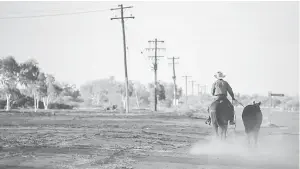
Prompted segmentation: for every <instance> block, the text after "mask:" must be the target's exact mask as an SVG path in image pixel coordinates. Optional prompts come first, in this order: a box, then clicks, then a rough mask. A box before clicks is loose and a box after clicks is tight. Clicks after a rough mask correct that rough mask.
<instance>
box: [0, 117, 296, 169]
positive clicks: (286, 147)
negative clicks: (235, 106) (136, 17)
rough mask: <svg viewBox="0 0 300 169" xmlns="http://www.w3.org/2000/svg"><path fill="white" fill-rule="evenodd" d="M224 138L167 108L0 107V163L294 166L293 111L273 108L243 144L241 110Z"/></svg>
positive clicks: (10, 167) (112, 167)
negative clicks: (125, 111)
mask: <svg viewBox="0 0 300 169" xmlns="http://www.w3.org/2000/svg"><path fill="white" fill-rule="evenodd" d="M237 120H238V122H237V128H236V132H234V130H230V133H229V138H228V140H227V141H226V142H222V143H221V142H218V141H216V140H214V139H212V137H211V135H212V130H211V127H210V126H208V125H205V124H204V120H203V119H190V118H188V117H185V116H180V117H179V116H176V115H172V113H168V114H163V113H157V114H154V113H144V114H130V115H128V116H124V115H120V114H115V115H113V113H101V112H98V113H96V112H78V111H77V112H64V111H60V112H57V113H56V115H55V116H54V115H52V114H50V113H6V112H1V113H0V125H1V126H0V130H1V138H0V145H1V147H2V148H1V151H0V168H7V169H15V168H18V169H38V168H41V169H48V168H49V169H50V168H51V169H52V168H57V169H60V168H61V169H69V168H70V169H71V168H72V169H73V168H90V169H92V168H101V169H102V168H103V169H105V168H107V169H108V168H109V169H117V168H118V169H121V168H122V169H126V168H127V169H128V168H136V169H166V168H169V169H268V168H270V169H298V168H299V113H298V112H294V113H292V112H276V113H273V115H272V123H274V124H276V125H267V123H266V121H264V124H263V125H264V128H262V129H261V133H260V138H259V139H260V144H259V146H258V148H257V149H250V148H248V147H247V146H246V140H245V135H244V131H243V130H244V128H243V124H242V122H241V117H240V111H239V112H238V113H237Z"/></svg>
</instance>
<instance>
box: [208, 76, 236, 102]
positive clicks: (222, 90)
mask: <svg viewBox="0 0 300 169" xmlns="http://www.w3.org/2000/svg"><path fill="white" fill-rule="evenodd" d="M227 92H228V93H229V94H230V96H231V97H232V98H233V97H234V94H233V91H232V88H231V87H230V85H229V83H228V82H226V81H225V80H223V79H218V80H217V81H215V82H214V83H213V85H212V89H211V94H212V95H213V96H216V95H220V94H223V95H225V96H227Z"/></svg>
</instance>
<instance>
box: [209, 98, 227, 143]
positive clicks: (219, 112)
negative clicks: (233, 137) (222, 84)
mask: <svg viewBox="0 0 300 169" xmlns="http://www.w3.org/2000/svg"><path fill="white" fill-rule="evenodd" d="M208 111H209V113H210V117H211V124H212V126H213V128H214V131H215V134H216V136H217V137H219V132H218V129H219V128H220V130H221V140H225V139H226V137H227V128H228V122H229V120H230V117H231V112H230V111H232V110H231V109H230V107H229V105H228V104H227V103H226V102H224V101H223V99H220V100H216V101H214V102H213V103H212V104H211V105H210V107H209V108H208Z"/></svg>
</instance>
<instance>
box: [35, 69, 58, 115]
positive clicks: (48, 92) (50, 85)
mask: <svg viewBox="0 0 300 169" xmlns="http://www.w3.org/2000/svg"><path fill="white" fill-rule="evenodd" d="M39 80H40V81H39V82H40V83H39V91H40V92H39V93H40V96H41V97H42V100H43V103H44V108H45V110H47V109H48V106H49V103H50V102H52V101H53V100H54V99H55V98H56V97H57V96H58V95H59V94H60V93H61V92H62V91H63V89H62V88H61V87H60V86H59V85H57V84H55V78H54V76H53V75H50V74H47V75H46V76H44V75H41V77H40V79H39Z"/></svg>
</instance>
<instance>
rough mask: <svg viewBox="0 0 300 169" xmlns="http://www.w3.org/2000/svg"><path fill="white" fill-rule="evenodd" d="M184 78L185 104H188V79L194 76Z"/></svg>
mask: <svg viewBox="0 0 300 169" xmlns="http://www.w3.org/2000/svg"><path fill="white" fill-rule="evenodd" d="M182 77H184V78H185V104H187V100H188V99H187V98H188V94H187V78H189V77H192V76H187V75H185V76H182Z"/></svg>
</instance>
